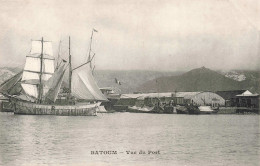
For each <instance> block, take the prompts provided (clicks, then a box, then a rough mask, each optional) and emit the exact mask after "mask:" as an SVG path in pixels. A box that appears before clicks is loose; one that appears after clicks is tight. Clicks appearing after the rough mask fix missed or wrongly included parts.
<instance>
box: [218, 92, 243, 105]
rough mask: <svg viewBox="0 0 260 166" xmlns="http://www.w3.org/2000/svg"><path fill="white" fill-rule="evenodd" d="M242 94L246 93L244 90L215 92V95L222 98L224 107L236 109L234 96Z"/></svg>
mask: <svg viewBox="0 0 260 166" xmlns="http://www.w3.org/2000/svg"><path fill="white" fill-rule="evenodd" d="M244 92H246V90H229V91H217V92H215V93H216V94H218V95H219V96H221V97H223V98H224V100H225V106H226V107H236V105H237V104H236V103H237V99H236V98H237V97H236V96H237V95H240V94H242V93H244Z"/></svg>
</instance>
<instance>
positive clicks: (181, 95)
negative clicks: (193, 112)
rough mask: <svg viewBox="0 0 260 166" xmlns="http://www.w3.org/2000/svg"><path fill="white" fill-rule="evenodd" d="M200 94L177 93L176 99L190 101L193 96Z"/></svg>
mask: <svg viewBox="0 0 260 166" xmlns="http://www.w3.org/2000/svg"><path fill="white" fill-rule="evenodd" d="M199 93H202V92H177V93H176V97H183V98H185V99H191V98H192V97H193V96H195V95H197V94H199Z"/></svg>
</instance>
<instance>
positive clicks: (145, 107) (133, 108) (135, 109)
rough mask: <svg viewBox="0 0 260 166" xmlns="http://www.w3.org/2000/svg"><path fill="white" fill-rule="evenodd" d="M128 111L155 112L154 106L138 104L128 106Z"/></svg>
mask: <svg viewBox="0 0 260 166" xmlns="http://www.w3.org/2000/svg"><path fill="white" fill-rule="evenodd" d="M128 112H135V113H155V111H154V107H148V106H144V107H137V106H128Z"/></svg>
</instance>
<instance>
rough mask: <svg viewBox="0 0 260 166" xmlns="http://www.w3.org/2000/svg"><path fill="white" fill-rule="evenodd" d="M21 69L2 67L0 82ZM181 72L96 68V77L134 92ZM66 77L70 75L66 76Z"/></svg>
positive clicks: (101, 83) (100, 82)
mask: <svg viewBox="0 0 260 166" xmlns="http://www.w3.org/2000/svg"><path fill="white" fill-rule="evenodd" d="M21 70H22V69H19V68H6V67H5V68H0V84H1V83H3V82H4V81H5V80H7V79H9V78H10V77H11V76H13V75H15V74H16V73H18V72H19V71H21ZM181 73H183V72H160V71H144V70H131V71H130V70H126V71H118V70H96V71H95V72H94V77H95V79H96V81H97V84H98V86H99V87H116V88H117V89H120V90H119V92H120V93H132V92H134V91H135V90H136V89H137V88H138V87H139V86H141V85H142V84H143V83H145V82H146V81H149V80H152V79H155V78H158V77H162V76H174V75H179V74H181ZM66 78H68V76H65V79H66ZM115 78H117V79H118V80H119V81H120V82H121V85H118V84H116V83H115ZM65 84H66V83H65Z"/></svg>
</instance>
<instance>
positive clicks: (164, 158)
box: [0, 112, 260, 166]
mask: <svg viewBox="0 0 260 166" xmlns="http://www.w3.org/2000/svg"><path fill="white" fill-rule="evenodd" d="M259 120H260V116H259V115H234V114H233V115H177V114H138V113H111V114H98V116H87V117H86V116H85V117H83V116H48V115H46V116H38V115H14V114H12V113H4V112H0V165H19V166H20V165H26V166H27V165H41V166H42V165H73V166H74V165H187V166H203V165H205V166H207V165H232V166H234V165H241V166H244V165H247V166H250V165H252V166H257V165H260V157H259V156H260V126H259Z"/></svg>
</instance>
